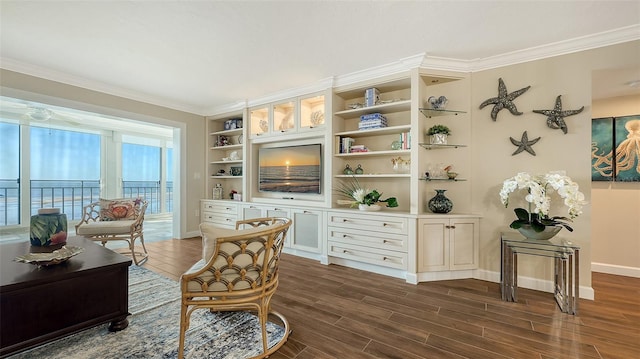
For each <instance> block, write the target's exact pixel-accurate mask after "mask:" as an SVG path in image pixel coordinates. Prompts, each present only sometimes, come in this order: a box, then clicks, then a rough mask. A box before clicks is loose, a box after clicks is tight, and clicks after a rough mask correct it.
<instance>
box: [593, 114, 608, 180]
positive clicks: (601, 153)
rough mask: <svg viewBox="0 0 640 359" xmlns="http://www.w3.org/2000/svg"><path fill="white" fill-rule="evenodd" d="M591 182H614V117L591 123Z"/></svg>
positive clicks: (594, 120)
mask: <svg viewBox="0 0 640 359" xmlns="http://www.w3.org/2000/svg"><path fill="white" fill-rule="evenodd" d="M591 180H592V181H612V180H613V117H607V118H595V119H593V120H592V121H591Z"/></svg>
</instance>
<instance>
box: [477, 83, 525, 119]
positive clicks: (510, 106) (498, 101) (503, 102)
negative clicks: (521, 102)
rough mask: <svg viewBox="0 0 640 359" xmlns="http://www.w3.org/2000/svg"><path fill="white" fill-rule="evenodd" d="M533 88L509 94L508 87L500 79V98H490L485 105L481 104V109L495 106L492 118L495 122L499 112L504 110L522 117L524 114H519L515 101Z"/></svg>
mask: <svg viewBox="0 0 640 359" xmlns="http://www.w3.org/2000/svg"><path fill="white" fill-rule="evenodd" d="M529 88H531V86H527V87H524V88H521V89H520V90H517V91H513V92H512V93H507V86H505V84H504V81H502V78H499V79H498V97H493V98H490V99H488V100H486V101H484V102H483V103H481V104H480V109H482V108H483V107H485V106H487V105H491V104H493V105H494V106H493V109H492V110H491V118H492V119H493V120H494V121H495V120H496V119H497V118H498V112H500V110H502V109H503V108H506V109H507V110H509V111H510V112H511V113H512V114H514V115H516V116H519V115H522V112H518V108H517V107H516V105H515V104H514V103H513V100H514V99H515V98H516V97H518V96H520V95H522V94H523V93H525V92H527V90H528V89H529Z"/></svg>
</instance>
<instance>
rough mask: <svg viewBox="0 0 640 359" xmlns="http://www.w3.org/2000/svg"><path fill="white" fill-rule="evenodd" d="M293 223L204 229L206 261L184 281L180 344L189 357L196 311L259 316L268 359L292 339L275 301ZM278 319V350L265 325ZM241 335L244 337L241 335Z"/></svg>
mask: <svg viewBox="0 0 640 359" xmlns="http://www.w3.org/2000/svg"><path fill="white" fill-rule="evenodd" d="M289 226H291V220H290V219H288V218H276V217H269V218H256V219H250V220H244V221H238V222H237V223H236V230H232V229H228V228H220V227H216V226H214V225H212V224H209V223H202V224H201V225H200V232H201V234H202V259H200V260H199V261H198V262H197V263H196V264H194V265H193V266H192V267H191V268H190V269H189V270H188V271H187V272H186V273H184V274H183V275H182V277H181V278H180V287H181V291H182V305H181V311H180V344H179V349H178V357H179V358H183V357H184V343H185V333H186V331H187V329H188V328H189V318H190V316H191V314H192V313H193V311H195V310H196V309H202V308H207V309H209V310H211V311H212V312H217V311H250V312H255V313H256V315H257V317H258V318H259V321H260V326H261V334H262V354H260V355H258V356H256V357H255V358H264V357H267V356H269V355H271V354H272V353H274V352H275V351H276V350H278V349H279V348H280V347H281V346H282V345H283V344H284V343H285V342H286V340H287V338H288V336H289V332H290V329H289V322H288V321H287V319H286V318H285V317H284V316H283V315H282V314H280V313H278V312H276V311H273V310H272V309H271V304H270V302H271V297H272V296H273V294H274V293H275V291H276V288H277V287H278V264H279V262H280V256H281V254H282V248H283V245H284V242H285V239H286V235H287V231H288V230H289ZM270 315H271V317H272V318H274V317H275V318H277V319H278V320H279V322H280V324H281V325H282V326H283V328H284V335H283V337H282V339H280V340H279V341H278V342H277V343H276V344H275V345H273V346H271V347H269V346H268V345H267V343H268V341H267V329H266V324H267V321H269V319H270V318H269V316H270ZM238 334H241V333H238Z"/></svg>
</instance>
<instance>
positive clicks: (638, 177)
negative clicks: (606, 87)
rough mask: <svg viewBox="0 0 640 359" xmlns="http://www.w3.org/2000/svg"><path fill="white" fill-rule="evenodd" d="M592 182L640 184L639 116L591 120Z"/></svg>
mask: <svg viewBox="0 0 640 359" xmlns="http://www.w3.org/2000/svg"><path fill="white" fill-rule="evenodd" d="M591 180H592V181H612V180H614V181H619V182H640V115H633V116H622V117H606V118H596V119H593V120H592V123H591Z"/></svg>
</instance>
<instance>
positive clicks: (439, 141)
mask: <svg viewBox="0 0 640 359" xmlns="http://www.w3.org/2000/svg"><path fill="white" fill-rule="evenodd" d="M450 134H451V130H450V129H449V127H447V126H445V125H433V126H431V127H430V128H429V129H428V130H427V136H430V138H429V143H431V144H432V145H446V144H447V136H449V135H450Z"/></svg>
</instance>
